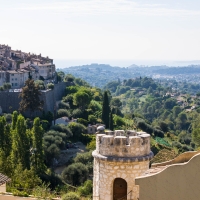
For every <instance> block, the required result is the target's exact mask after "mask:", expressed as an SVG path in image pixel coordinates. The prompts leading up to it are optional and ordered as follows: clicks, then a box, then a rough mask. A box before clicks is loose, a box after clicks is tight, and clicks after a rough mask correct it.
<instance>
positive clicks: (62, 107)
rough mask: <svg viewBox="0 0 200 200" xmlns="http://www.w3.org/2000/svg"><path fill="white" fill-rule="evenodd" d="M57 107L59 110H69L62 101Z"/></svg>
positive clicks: (67, 105) (66, 104)
mask: <svg viewBox="0 0 200 200" xmlns="http://www.w3.org/2000/svg"><path fill="white" fill-rule="evenodd" d="M58 107H59V108H60V109H69V108H70V107H69V104H68V103H65V102H64V101H61V102H60V103H59V104H58Z"/></svg>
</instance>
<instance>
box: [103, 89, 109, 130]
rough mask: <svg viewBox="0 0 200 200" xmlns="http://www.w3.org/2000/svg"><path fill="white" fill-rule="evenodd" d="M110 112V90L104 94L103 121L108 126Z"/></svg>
mask: <svg viewBox="0 0 200 200" xmlns="http://www.w3.org/2000/svg"><path fill="white" fill-rule="evenodd" d="M109 113H110V105H109V100H108V92H107V91H105V92H104V95H103V107H102V121H103V122H104V124H105V126H106V128H109Z"/></svg>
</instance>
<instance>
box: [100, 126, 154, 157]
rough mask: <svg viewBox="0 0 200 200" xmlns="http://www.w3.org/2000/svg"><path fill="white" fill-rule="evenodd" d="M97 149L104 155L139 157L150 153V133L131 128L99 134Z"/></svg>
mask: <svg viewBox="0 0 200 200" xmlns="http://www.w3.org/2000/svg"><path fill="white" fill-rule="evenodd" d="M96 151H97V153H99V154H101V155H103V156H118V157H137V156H145V155H149V154H150V152H151V151H150V135H149V134H147V133H145V132H136V131H134V130H129V131H127V132H126V133H125V131H124V130H116V131H115V132H112V131H109V132H108V134H107V132H105V134H97V138H96Z"/></svg>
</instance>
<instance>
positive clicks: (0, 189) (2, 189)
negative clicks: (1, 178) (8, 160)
mask: <svg viewBox="0 0 200 200" xmlns="http://www.w3.org/2000/svg"><path fill="white" fill-rule="evenodd" d="M0 192H6V183H5V184H3V185H1V186H0Z"/></svg>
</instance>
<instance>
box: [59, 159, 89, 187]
mask: <svg viewBox="0 0 200 200" xmlns="http://www.w3.org/2000/svg"><path fill="white" fill-rule="evenodd" d="M61 176H62V179H63V180H64V181H65V182H67V183H69V184H72V185H74V186H77V185H80V184H82V183H83V182H85V181H86V180H87V178H88V169H87V167H86V166H85V165H84V164H82V163H73V164H71V165H69V166H68V167H66V168H65V169H64V170H63V172H62V174H61Z"/></svg>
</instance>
